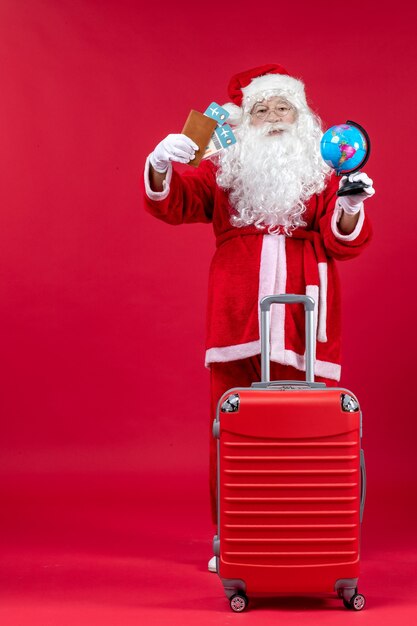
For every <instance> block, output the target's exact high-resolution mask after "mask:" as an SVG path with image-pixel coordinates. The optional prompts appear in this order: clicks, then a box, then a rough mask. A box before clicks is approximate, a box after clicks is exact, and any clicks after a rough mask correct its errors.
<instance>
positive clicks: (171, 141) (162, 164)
mask: <svg viewBox="0 0 417 626" xmlns="http://www.w3.org/2000/svg"><path fill="white" fill-rule="evenodd" d="M198 149H199V148H198V146H197V144H196V143H194V141H192V139H190V138H189V137H187V136H186V135H168V136H167V137H165V139H163V140H162V141H161V142H160V143H158V145H157V146H156V148H155V150H154V151H153V152H152V154H151V155H150V157H149V161H150V163H151V165H152V167H153V168H154V170H156V171H157V172H159V173H160V174H164V173H165V172H166V171H167V169H168V165H169V163H170V161H177V163H189V162H190V161H191V160H192V159H194V157H195V152H196V150H198Z"/></svg>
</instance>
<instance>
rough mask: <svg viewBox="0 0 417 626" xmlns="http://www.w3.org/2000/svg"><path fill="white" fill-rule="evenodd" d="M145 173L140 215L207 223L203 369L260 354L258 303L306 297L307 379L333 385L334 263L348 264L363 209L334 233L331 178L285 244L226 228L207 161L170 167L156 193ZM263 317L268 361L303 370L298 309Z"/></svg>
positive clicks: (224, 201) (224, 196) (222, 201)
mask: <svg viewBox="0 0 417 626" xmlns="http://www.w3.org/2000/svg"><path fill="white" fill-rule="evenodd" d="M148 168H149V164H148V162H147V164H146V168H145V207H146V210H147V211H149V212H150V213H151V214H152V215H154V216H155V217H157V218H159V219H161V220H163V221H164V222H167V223H168V224H182V223H193V222H206V223H209V222H211V223H212V224H213V230H214V234H215V237H216V244H217V249H216V252H215V254H214V257H213V260H212V263H211V267H210V277H209V290H208V311H207V341H206V365H208V366H209V365H210V363H213V362H226V361H235V360H237V359H243V358H246V357H250V356H254V355H256V354H259V353H260V338H259V336H260V318H259V301H260V300H261V298H262V297H264V296H266V295H271V294H278V293H297V294H307V295H310V296H312V297H313V298H314V300H315V302H316V311H315V325H316V334H317V350H316V362H315V374H316V376H323V377H325V378H331V379H333V380H339V379H340V370H341V367H340V331H341V327H340V309H341V305H340V287H339V279H338V274H337V269H336V265H335V260H339V261H343V260H347V259H351V258H353V257H356V256H357V255H358V254H360V252H361V251H362V250H363V249H364V247H365V246H366V245H367V244H368V242H369V240H370V237H371V226H370V224H369V220H368V218H367V217H366V216H365V213H364V209H363V208H362V209H361V212H360V215H359V221H358V224H357V226H356V228H355V230H354V231H353V233H351V234H349V235H343V234H342V233H340V232H339V231H338V229H337V221H338V220H339V217H340V215H341V209H340V208H338V207H337V202H336V201H337V196H336V192H337V190H338V187H339V179H338V178H337V177H336V176H332V177H331V179H330V180H329V182H328V184H327V187H326V189H325V190H324V191H323V192H322V193H321V194H319V195H314V196H312V197H311V198H310V200H309V201H308V204H307V209H306V212H305V213H304V215H303V219H304V221H305V222H307V226H305V227H303V228H298V229H296V230H295V231H293V233H292V235H291V236H289V237H288V236H286V235H284V234H276V235H270V234H265V231H261V230H259V229H257V228H256V227H255V226H247V227H243V228H236V227H234V226H232V225H231V223H230V215H231V213H232V211H233V209H232V208H231V206H230V204H229V200H228V192H227V191H225V190H224V189H221V188H220V187H219V186H218V185H217V183H216V168H215V166H214V165H213V163H212V162H211V161H203V162H202V163H201V164H200V166H199V168H198V169H191V168H190V170H189V171H187V172H186V173H185V174H183V175H179V174H178V172H175V171H173V170H172V169H171V168H170V169H169V171H168V174H167V178H166V181H165V187H164V191H162V192H154V191H152V190H151V189H150V186H149V183H148V180H149V172H148ZM271 311H272V312H271V360H272V361H275V362H277V363H281V364H283V365H291V366H293V367H296V368H297V369H299V370H304V371H305V356H304V340H305V337H304V310H303V307H302V306H301V305H291V306H287V307H285V306H284V305H275V306H274V307H272V310H271Z"/></svg>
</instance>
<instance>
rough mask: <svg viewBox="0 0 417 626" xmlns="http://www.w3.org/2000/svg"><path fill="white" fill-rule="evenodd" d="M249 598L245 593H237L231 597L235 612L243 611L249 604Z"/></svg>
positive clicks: (231, 606)
mask: <svg viewBox="0 0 417 626" xmlns="http://www.w3.org/2000/svg"><path fill="white" fill-rule="evenodd" d="M248 602H249V600H248V598H247V596H245V595H244V594H243V593H236V594H235V595H234V596H232V597H231V598H230V608H231V609H232V611H234V612H235V613H241V612H242V611H244V610H245V609H246V607H247V606H248Z"/></svg>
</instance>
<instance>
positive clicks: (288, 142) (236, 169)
mask: <svg viewBox="0 0 417 626" xmlns="http://www.w3.org/2000/svg"><path fill="white" fill-rule="evenodd" d="M235 134H236V139H237V142H236V144H234V145H233V146H231V147H230V148H229V149H228V150H225V151H224V152H223V153H222V154H221V155H220V158H219V169H218V172H217V182H218V184H219V185H220V187H222V188H224V189H227V190H228V191H229V202H230V204H231V207H232V209H233V214H232V215H231V222H232V224H233V225H234V226H249V225H252V224H253V225H255V226H257V227H258V228H260V229H266V230H267V231H269V232H270V233H272V232H278V230H279V229H281V228H282V229H283V230H284V232H286V233H289V232H290V231H291V230H292V229H294V228H297V227H299V226H303V225H305V222H304V221H303V219H302V215H303V213H304V212H305V209H306V202H307V200H308V199H309V198H310V197H311V196H312V195H313V194H314V193H320V192H321V191H322V190H323V188H324V186H325V179H326V177H327V175H328V173H329V171H330V168H329V167H328V166H327V165H326V164H325V163H324V161H323V159H322V158H321V156H320V138H321V134H322V133H321V128H320V123H319V120H318V119H317V118H315V116H314V114H313V113H312V112H311V111H310V110H309V109H306V108H304V109H302V108H301V109H300V110H297V109H296V108H295V107H294V106H293V105H292V104H291V103H290V102H288V101H287V100H285V99H284V98H283V97H282V96H271V97H269V98H267V99H264V100H259V102H256V103H255V105H254V106H253V107H252V109H251V110H250V112H248V113H246V115H244V117H243V119H242V122H241V123H240V124H239V125H238V126H237V127H236V128H235Z"/></svg>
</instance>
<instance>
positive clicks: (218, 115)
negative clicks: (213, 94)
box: [204, 102, 230, 126]
mask: <svg viewBox="0 0 417 626" xmlns="http://www.w3.org/2000/svg"><path fill="white" fill-rule="evenodd" d="M204 115H207V117H211V119H212V120H216V122H217V123H218V124H219V126H221V125H222V124H224V122H225V121H226V120H227V118H228V117H229V115H230V113H228V112H227V111H226V109H223V107H221V106H220V105H219V104H217V103H216V102H212V103H211V104H210V106H208V107H207V109H206V110H205V111H204Z"/></svg>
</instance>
